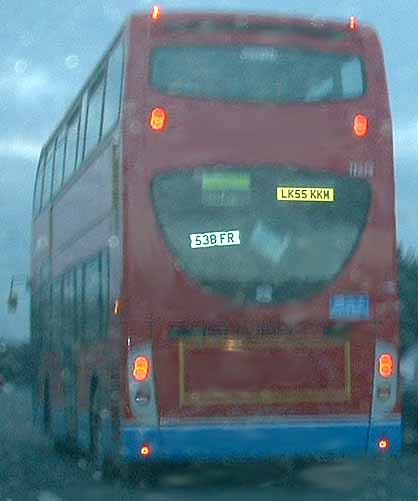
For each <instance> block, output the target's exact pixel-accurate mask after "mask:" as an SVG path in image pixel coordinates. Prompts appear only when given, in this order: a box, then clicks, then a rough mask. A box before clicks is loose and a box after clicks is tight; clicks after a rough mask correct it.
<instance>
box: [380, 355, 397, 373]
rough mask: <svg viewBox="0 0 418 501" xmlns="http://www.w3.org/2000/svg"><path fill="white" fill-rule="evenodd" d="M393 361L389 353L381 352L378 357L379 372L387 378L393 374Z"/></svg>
mask: <svg viewBox="0 0 418 501" xmlns="http://www.w3.org/2000/svg"><path fill="white" fill-rule="evenodd" d="M393 371H394V363H393V357H392V355H391V354H390V353H382V354H381V355H380V357H379V374H380V375H381V376H382V377H384V378H388V377H391V376H393Z"/></svg>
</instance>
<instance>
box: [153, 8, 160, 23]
mask: <svg viewBox="0 0 418 501" xmlns="http://www.w3.org/2000/svg"><path fill="white" fill-rule="evenodd" d="M160 18H161V8H160V7H158V5H154V7H153V8H152V11H151V19H152V20H153V21H158V20H159V19H160Z"/></svg>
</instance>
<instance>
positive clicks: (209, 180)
mask: <svg viewBox="0 0 418 501" xmlns="http://www.w3.org/2000/svg"><path fill="white" fill-rule="evenodd" d="M250 187H251V178H250V175H249V174H233V173H211V174H203V177H202V190H207V191H214V190H240V191H248V190H249V189H250Z"/></svg>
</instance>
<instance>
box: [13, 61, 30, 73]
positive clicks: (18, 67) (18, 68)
mask: <svg viewBox="0 0 418 501" xmlns="http://www.w3.org/2000/svg"><path fill="white" fill-rule="evenodd" d="M27 69H28V62H27V61H26V60H25V59H18V60H17V61H16V63H15V72H16V73H17V74H18V75H23V73H25V71H26V70H27Z"/></svg>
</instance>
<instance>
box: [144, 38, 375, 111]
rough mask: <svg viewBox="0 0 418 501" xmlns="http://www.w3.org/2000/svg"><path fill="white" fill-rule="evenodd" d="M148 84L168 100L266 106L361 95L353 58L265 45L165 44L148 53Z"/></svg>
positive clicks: (357, 62)
mask: <svg viewBox="0 0 418 501" xmlns="http://www.w3.org/2000/svg"><path fill="white" fill-rule="evenodd" d="M150 66H151V67H150V81H151V82H150V83H151V86H152V87H153V88H155V89H156V90H158V91H159V92H161V93H164V94H167V95H170V96H180V97H194V98H206V99H211V100H222V101H238V102H261V103H264V102H270V103H294V102H303V103H313V102H327V101H345V100H350V99H354V98H358V97H360V96H362V95H363V94H364V92H365V86H366V84H365V79H364V74H363V66H362V61H361V59H360V57H358V56H357V55H355V54H348V53H333V52H324V51H319V50H307V49H302V48H295V47H293V48H292V47H268V46H263V45H238V46H223V45H217V46H177V45H176V46H167V47H159V48H156V49H154V50H153V51H152V54H151V59H150Z"/></svg>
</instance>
